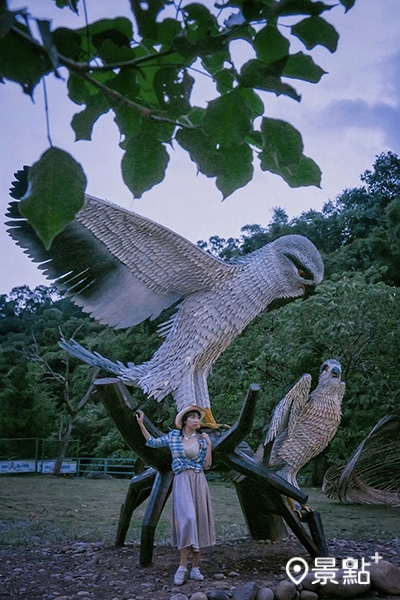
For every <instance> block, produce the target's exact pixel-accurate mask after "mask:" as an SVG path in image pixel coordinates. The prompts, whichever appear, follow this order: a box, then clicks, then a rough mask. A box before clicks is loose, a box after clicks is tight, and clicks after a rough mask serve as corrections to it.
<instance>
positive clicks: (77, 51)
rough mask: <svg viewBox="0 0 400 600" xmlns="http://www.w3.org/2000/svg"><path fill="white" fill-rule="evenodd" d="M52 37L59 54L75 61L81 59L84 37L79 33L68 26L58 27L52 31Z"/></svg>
mask: <svg viewBox="0 0 400 600" xmlns="http://www.w3.org/2000/svg"><path fill="white" fill-rule="evenodd" d="M51 38H52V42H53V44H54V45H55V47H56V48H57V50H58V52H59V54H62V55H63V56H66V57H67V58H70V59H71V60H75V61H78V60H79V59H80V56H81V51H82V48H81V43H82V37H81V36H80V35H79V33H76V31H72V29H67V28H66V27H58V28H57V29H55V30H54V31H53V32H52V34H51Z"/></svg>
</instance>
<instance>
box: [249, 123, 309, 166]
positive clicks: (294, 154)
mask: <svg viewBox="0 0 400 600" xmlns="http://www.w3.org/2000/svg"><path fill="white" fill-rule="evenodd" d="M261 135H262V139H263V150H262V152H261V154H260V160H261V168H262V169H263V170H264V171H266V170H267V171H272V172H273V173H280V172H281V171H283V170H286V171H287V172H289V173H292V174H294V173H295V172H296V169H297V167H298V164H299V161H300V158H301V156H302V152H303V140H302V139H301V135H300V133H299V132H298V131H297V129H295V128H294V127H293V126H292V125H290V124H289V123H287V122H286V121H281V120H280V119H270V118H264V119H263V120H262V124H261Z"/></svg>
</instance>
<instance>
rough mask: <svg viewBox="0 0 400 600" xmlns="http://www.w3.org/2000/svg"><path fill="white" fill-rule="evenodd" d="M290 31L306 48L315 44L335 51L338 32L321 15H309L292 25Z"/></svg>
mask: <svg viewBox="0 0 400 600" xmlns="http://www.w3.org/2000/svg"><path fill="white" fill-rule="evenodd" d="M291 32H292V34H293V35H294V36H296V37H297V38H299V40H301V41H302V42H303V44H304V45H305V47H306V48H307V49H308V50H311V49H312V48H314V47H315V46H324V47H325V48H327V49H328V50H329V51H330V52H336V49H337V45H338V41H339V34H338V32H337V31H336V29H335V28H334V27H333V26H332V25H331V24H330V23H328V22H327V21H325V19H322V18H321V17H309V18H308V19H303V21H300V22H299V23H296V25H293V26H292V29H291Z"/></svg>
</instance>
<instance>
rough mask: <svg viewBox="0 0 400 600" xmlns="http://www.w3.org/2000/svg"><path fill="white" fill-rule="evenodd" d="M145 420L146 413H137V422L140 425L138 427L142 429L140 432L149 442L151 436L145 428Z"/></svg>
mask: <svg viewBox="0 0 400 600" xmlns="http://www.w3.org/2000/svg"><path fill="white" fill-rule="evenodd" d="M143 419H144V412H143V411H142V410H137V411H136V420H137V423H138V425H139V427H140V431H141V432H142V434H143V437H144V439H145V440H146V441H147V440H149V439H150V438H151V435H150V433H149V432H148V431H147V429H146V426H145V424H144V422H143Z"/></svg>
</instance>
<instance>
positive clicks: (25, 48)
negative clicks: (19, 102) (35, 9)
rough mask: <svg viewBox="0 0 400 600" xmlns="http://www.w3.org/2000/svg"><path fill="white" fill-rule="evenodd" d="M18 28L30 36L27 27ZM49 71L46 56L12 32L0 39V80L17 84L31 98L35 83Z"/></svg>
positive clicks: (20, 26) (50, 68) (48, 62)
mask: <svg viewBox="0 0 400 600" xmlns="http://www.w3.org/2000/svg"><path fill="white" fill-rule="evenodd" d="M18 28H19V29H20V30H21V32H22V33H23V34H24V35H27V36H29V35H30V34H29V30H28V28H27V27H25V26H23V25H18ZM51 70H52V65H51V62H50V60H49V59H48V58H47V56H44V54H43V52H42V51H41V50H39V49H37V48H36V47H35V46H34V45H32V44H31V43H30V42H29V41H28V40H26V39H24V38H22V37H21V36H19V35H18V34H17V33H15V32H14V31H10V32H9V33H8V34H7V35H5V36H4V37H2V38H0V79H1V78H3V77H4V78H5V79H10V80H11V81H15V82H16V83H19V84H20V85H21V87H22V89H23V91H24V92H25V93H26V94H29V95H30V96H32V93H33V90H34V88H35V86H36V85H37V83H38V82H39V81H40V80H41V79H42V77H43V76H44V75H46V74H47V73H49V72H50V71H51Z"/></svg>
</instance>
